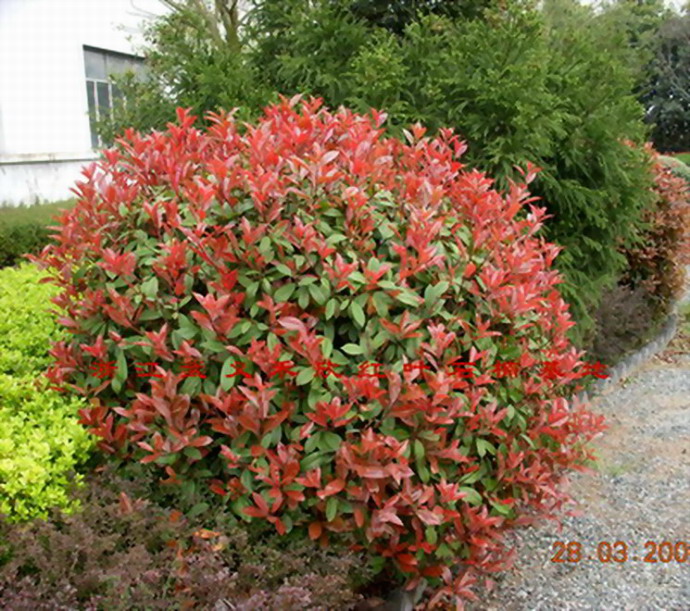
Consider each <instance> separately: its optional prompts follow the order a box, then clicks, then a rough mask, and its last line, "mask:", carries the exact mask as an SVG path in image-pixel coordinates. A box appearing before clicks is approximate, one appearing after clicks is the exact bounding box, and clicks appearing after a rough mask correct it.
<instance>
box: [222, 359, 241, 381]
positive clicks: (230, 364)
mask: <svg viewBox="0 0 690 611" xmlns="http://www.w3.org/2000/svg"><path fill="white" fill-rule="evenodd" d="M236 362H237V357H236V356H234V355H233V356H229V357H228V358H227V359H225V362H224V363H223V367H221V370H220V387H221V388H222V389H223V390H230V389H231V388H232V387H233V386H234V385H235V380H236V379H237V378H238V376H237V375H236V376H233V377H231V378H228V377H226V376H228V375H231V374H233V373H235V372H236V371H237V370H236V369H235V364H236ZM238 367H239V365H238Z"/></svg>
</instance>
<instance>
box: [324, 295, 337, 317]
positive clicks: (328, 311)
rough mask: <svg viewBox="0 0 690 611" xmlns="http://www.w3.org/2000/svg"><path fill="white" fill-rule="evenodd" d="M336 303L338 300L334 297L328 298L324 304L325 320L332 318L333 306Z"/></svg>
mask: <svg viewBox="0 0 690 611" xmlns="http://www.w3.org/2000/svg"><path fill="white" fill-rule="evenodd" d="M337 304H338V302H337V301H336V300H335V299H329V300H328V303H327V304H326V320H330V319H331V318H333V314H335V306H336V305H337Z"/></svg>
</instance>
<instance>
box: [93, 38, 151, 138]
mask: <svg viewBox="0 0 690 611" xmlns="http://www.w3.org/2000/svg"><path fill="white" fill-rule="evenodd" d="M143 64H144V61H143V60H142V59H141V58H139V57H135V56H133V55H125V54H124V53H115V52H112V51H103V50H101V49H95V48H93V47H84V66H85V68H86V99H87V100H88V103H89V122H90V126H91V146H92V147H93V148H98V147H99V146H101V144H102V143H101V140H100V138H99V137H98V134H97V133H96V130H95V123H96V121H98V120H99V119H102V118H103V117H105V116H107V115H108V114H112V111H113V103H114V102H115V101H116V100H118V99H120V98H121V97H122V95H121V93H120V90H119V89H118V88H117V87H116V86H115V85H113V83H111V82H110V75H112V74H122V73H123V72H127V71H128V70H132V71H134V73H135V74H137V75H141V74H142V71H143Z"/></svg>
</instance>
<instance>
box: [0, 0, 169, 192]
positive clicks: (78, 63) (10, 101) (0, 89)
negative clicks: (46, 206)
mask: <svg viewBox="0 0 690 611" xmlns="http://www.w3.org/2000/svg"><path fill="white" fill-rule="evenodd" d="M163 11H164V7H163V5H162V4H161V3H160V2H159V1H158V0H0V203H4V202H9V203H11V204H19V203H32V202H34V201H36V200H46V201H50V200H55V199H64V198H67V197H70V196H71V194H70V191H69V188H70V187H71V186H72V185H73V184H74V181H75V180H76V179H77V178H79V174H80V168H81V166H82V164H83V163H84V162H85V161H88V160H90V159H94V158H95V157H96V154H95V153H94V152H93V151H92V150H91V143H90V142H91V141H90V131H89V121H88V103H87V98H86V83H85V72H84V53H83V47H84V45H88V46H93V47H97V48H100V49H105V50H108V51H119V52H121V53H129V54H134V53H135V50H136V48H137V46H138V45H140V44H141V42H142V39H141V35H140V31H141V29H140V25H141V23H142V21H143V20H144V19H145V18H147V17H151V16H153V15H157V14H161V13H162V12H163ZM129 37H132V41H131V42H130V40H128V38H129Z"/></svg>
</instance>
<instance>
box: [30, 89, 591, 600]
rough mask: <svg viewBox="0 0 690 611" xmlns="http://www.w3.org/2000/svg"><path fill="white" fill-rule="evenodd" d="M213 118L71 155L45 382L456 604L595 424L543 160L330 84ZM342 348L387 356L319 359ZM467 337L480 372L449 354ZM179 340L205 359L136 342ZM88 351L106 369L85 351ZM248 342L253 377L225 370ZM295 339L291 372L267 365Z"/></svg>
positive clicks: (45, 260)
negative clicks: (361, 111)
mask: <svg viewBox="0 0 690 611" xmlns="http://www.w3.org/2000/svg"><path fill="white" fill-rule="evenodd" d="M208 119H209V121H210V127H209V128H208V129H205V130H204V129H200V128H197V127H195V126H194V123H195V117H193V116H190V115H189V114H188V112H186V111H184V110H179V111H178V123H177V124H170V125H169V126H168V129H167V131H165V132H163V133H160V132H154V133H152V134H150V135H146V136H143V135H140V134H137V133H135V132H133V131H128V132H126V133H125V135H124V136H123V137H122V138H121V139H120V140H119V141H118V143H117V145H116V147H115V148H113V149H111V150H107V151H105V152H104V153H103V159H102V160H101V161H100V162H98V163H97V164H94V165H92V166H91V167H89V168H88V169H87V170H86V171H85V180H84V181H83V182H81V183H79V184H78V187H77V188H76V192H77V195H78V196H79V202H78V203H77V205H76V206H75V207H74V209H72V210H70V211H66V212H64V213H63V214H62V216H61V217H60V220H59V225H58V226H57V228H56V234H55V240H54V243H53V244H51V245H49V246H48V247H46V248H45V249H44V251H43V253H42V254H41V256H40V257H39V258H38V259H35V260H36V261H38V262H39V263H41V264H42V265H43V266H45V267H49V268H51V269H52V270H54V272H55V274H54V276H55V277H54V281H55V282H57V283H58V285H59V286H60V287H61V288H62V291H61V294H60V295H59V296H58V297H56V298H55V299H54V302H55V304H56V305H57V306H59V308H60V313H61V317H60V322H61V324H63V325H64V326H65V327H67V328H68V329H69V330H70V331H71V333H72V337H71V340H70V341H63V342H59V343H57V344H56V345H55V346H54V347H53V348H52V354H53V356H54V357H55V360H56V362H55V365H54V366H53V367H52V368H51V370H50V372H49V376H50V377H51V379H52V382H53V384H54V385H56V386H58V387H61V388H64V389H71V390H72V391H76V392H78V393H82V394H83V395H84V396H85V397H86V398H87V399H88V400H89V403H88V405H89V406H88V407H87V408H85V409H83V410H82V412H81V418H82V421H83V423H84V424H85V425H86V426H87V427H88V428H89V429H90V430H91V431H92V432H93V433H95V434H96V435H97V436H99V437H100V438H101V440H100V446H101V448H102V449H103V450H105V451H107V452H111V453H115V454H117V455H118V456H120V457H121V458H124V459H125V460H131V461H141V462H142V463H147V464H150V465H151V468H157V469H160V470H161V475H163V472H165V478H166V479H165V481H166V482H168V483H170V484H179V485H180V486H182V487H185V486H187V487H191V489H194V487H196V489H197V490H198V489H200V488H202V487H203V488H204V489H207V490H208V489H210V490H212V491H213V492H214V493H215V494H216V495H217V498H218V502H219V503H223V504H226V505H227V507H229V508H230V509H231V510H232V511H233V512H234V514H235V515H236V516H238V518H241V519H244V520H250V521H251V520H267V521H269V522H270V523H272V524H273V525H274V526H275V528H276V529H277V530H278V532H280V533H288V532H291V533H292V534H291V536H295V534H296V535H297V536H299V533H302V534H303V536H304V537H307V536H308V537H310V538H311V539H314V540H318V541H319V542H320V543H321V544H322V545H326V544H328V542H329V540H330V539H333V538H337V539H339V540H340V539H344V540H349V541H351V542H352V543H353V545H354V546H358V548H359V549H366V550H367V551H368V552H369V553H370V555H371V556H370V557H371V558H372V561H374V562H376V563H377V564H378V565H381V564H383V565H385V566H387V567H388V568H389V569H391V570H395V571H397V574H398V575H400V576H401V577H405V578H406V580H407V585H408V586H409V587H413V586H416V585H419V584H420V583H421V580H426V583H427V584H428V585H429V588H428V590H427V599H426V600H427V604H428V605H429V606H436V605H448V604H461V601H462V600H463V599H466V598H468V597H471V596H473V592H472V586H473V585H474V584H475V583H476V582H477V581H478V579H479V578H484V577H486V578H487V579H488V577H487V576H488V575H489V574H490V573H492V572H495V571H498V570H501V569H504V568H505V567H506V566H507V565H508V562H509V559H510V556H511V555H510V554H509V553H508V550H507V549H506V547H505V546H504V544H503V542H502V536H503V532H504V531H505V529H506V528H509V527H512V526H515V525H518V524H523V523H527V522H529V521H531V520H533V519H535V518H537V517H540V516H545V515H555V514H556V513H557V512H559V511H560V510H562V509H563V508H564V505H565V504H566V503H567V501H568V500H569V499H568V497H567V495H566V494H565V493H564V492H562V491H561V489H560V487H559V483H560V482H561V481H562V479H563V478H564V477H565V474H566V472H567V470H569V469H571V468H583V467H584V466H586V464H587V462H588V461H589V460H591V458H592V457H591V455H590V451H589V450H588V449H587V443H588V442H589V441H590V440H591V439H592V438H593V437H594V436H595V435H597V434H598V433H599V432H600V431H601V430H602V429H603V423H602V421H601V419H600V418H599V417H597V416H594V415H592V414H591V413H589V412H588V411H587V410H586V408H585V407H584V406H582V405H580V404H579V403H578V401H577V400H576V399H570V398H569V397H570V396H571V394H572V390H573V387H574V386H576V380H577V379H578V378H579V377H580V374H579V369H580V368H581V367H582V365H583V362H582V361H581V357H582V356H583V355H582V354H581V353H580V352H578V351H577V350H576V349H575V348H573V347H572V346H571V345H570V343H569V341H568V339H567V337H566V331H567V330H568V328H569V327H571V326H572V324H573V323H572V321H571V319H570V315H569V313H568V308H567V305H566V304H565V302H564V301H563V299H562V298H561V296H560V294H559V292H558V290H557V284H558V282H559V281H560V278H559V275H558V273H557V272H556V271H555V270H554V269H552V263H553V260H554V258H555V257H556V255H557V253H558V248H557V247H556V246H555V245H553V244H549V243H547V242H545V241H544V240H543V239H542V238H541V237H539V235H538V231H539V229H540V227H541V226H542V222H543V219H544V216H545V212H544V210H543V209H542V208H539V207H537V206H535V205H534V204H533V201H534V198H530V196H529V193H528V190H527V184H528V183H529V182H530V181H531V180H532V179H533V177H534V176H535V172H536V169H535V168H533V167H531V166H528V167H527V169H526V170H525V171H524V172H523V176H524V178H525V180H524V184H518V183H515V184H512V186H511V187H510V188H509V189H508V190H507V192H505V193H499V192H497V191H496V190H494V189H493V188H492V180H491V179H490V178H488V177H487V176H485V175H484V174H483V173H481V172H479V171H467V170H465V169H464V168H463V165H462V163H461V162H460V161H459V158H460V156H461V155H462V153H463V151H464V149H465V147H464V145H463V143H462V142H461V141H460V140H459V139H458V137H457V136H455V135H453V134H452V132H451V131H450V130H441V131H440V132H439V134H438V135H437V136H435V137H433V138H429V137H425V130H424V128H422V127H420V126H414V127H413V128H411V130H410V132H406V139H405V140H404V141H400V140H396V139H394V138H387V137H385V136H384V135H383V130H382V129H381V125H382V123H383V121H384V120H385V115H383V114H382V113H379V112H377V111H371V114H370V115H367V116H361V115H357V114H355V113H352V112H350V111H349V110H346V109H340V110H338V111H337V112H329V111H328V110H325V109H323V108H321V104H320V101H319V100H306V101H303V100H300V99H293V100H289V101H288V100H283V101H282V102H281V103H279V104H277V105H274V106H270V107H268V108H267V109H265V112H264V115H263V117H262V118H261V119H260V120H259V121H258V122H257V123H256V124H254V125H240V124H238V122H236V121H235V120H234V119H233V116H232V114H212V115H210V116H209V117H208ZM352 356H356V357H358V358H361V359H362V360H368V361H371V362H377V363H381V364H382V366H383V370H385V371H383V373H384V376H383V377H374V376H368V377H363V376H359V375H357V371H356V369H354V370H353V371H351V372H350V374H347V372H346V371H345V372H344V373H343V375H341V376H340V377H336V376H327V377H324V376H318V375H316V370H317V364H318V363H321V362H323V361H324V360H328V361H330V362H332V363H335V364H340V365H343V366H347V364H348V358H349V357H352ZM418 359H422V360H423V362H424V363H425V365H426V366H425V367H420V368H413V367H409V366H406V363H410V362H411V361H415V360H418ZM458 359H459V360H461V361H463V362H466V363H472V364H473V366H474V367H475V368H476V370H477V371H479V372H481V373H480V374H479V375H477V376H476V377H473V378H472V379H466V378H464V377H461V376H453V375H452V374H450V373H449V372H448V367H447V366H448V364H449V363H452V362H453V361H457V360H458ZM175 360H182V361H185V360H203V362H204V364H205V371H206V374H207V377H206V378H199V377H187V378H185V379H182V374H180V373H174V372H170V371H167V372H164V371H163V369H162V368H161V373H166V375H165V377H164V378H163V379H160V380H159V379H155V378H154V379H151V378H142V377H138V376H137V375H136V372H135V371H133V370H132V369H131V368H130V367H129V366H128V365H127V363H128V362H130V361H131V362H134V361H139V362H147V361H160V362H163V363H172V362H173V361H175ZM99 361H101V362H103V361H115V363H116V364H117V372H116V374H115V375H114V377H113V378H112V379H106V380H103V379H97V378H95V377H94V376H93V373H90V372H89V369H90V366H91V365H93V364H94V363H96V362H99ZM238 361H242V362H243V368H244V370H245V371H247V372H249V373H250V374H251V375H250V377H238V376H231V377H227V374H228V373H230V372H231V371H233V370H234V369H233V368H234V367H235V366H236V365H237V362H238ZM288 361H290V362H291V363H292V364H291V365H290V367H292V368H293V369H294V370H295V371H296V375H295V376H270V375H269V373H270V372H272V371H274V370H275V368H276V366H277V365H276V364H277V363H280V362H283V363H286V362H288ZM498 361H515V362H517V363H519V365H520V372H519V375H516V376H509V377H507V376H498V375H495V374H493V373H492V370H493V367H492V366H493V365H494V364H495V363H496V362H498ZM547 361H548V362H550V363H555V364H556V365H557V367H556V370H557V371H558V374H557V375H553V376H549V377H548V378H544V377H543V376H540V374H539V369H538V366H539V364H541V363H544V362H547Z"/></svg>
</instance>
